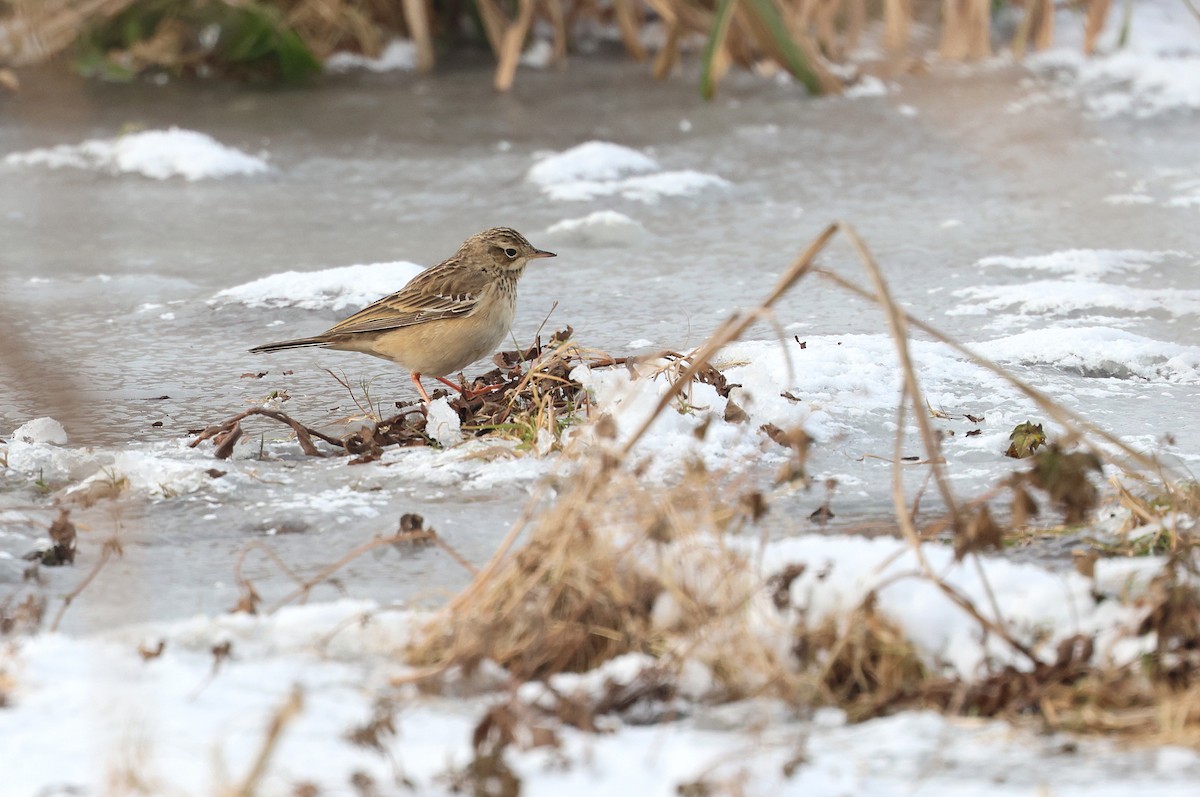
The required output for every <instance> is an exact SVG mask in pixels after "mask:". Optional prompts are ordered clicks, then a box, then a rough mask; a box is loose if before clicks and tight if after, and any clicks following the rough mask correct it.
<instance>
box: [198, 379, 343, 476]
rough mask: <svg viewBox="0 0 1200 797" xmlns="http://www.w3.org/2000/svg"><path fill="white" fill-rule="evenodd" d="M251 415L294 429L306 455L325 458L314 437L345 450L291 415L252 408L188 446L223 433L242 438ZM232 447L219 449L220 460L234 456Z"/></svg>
mask: <svg viewBox="0 0 1200 797" xmlns="http://www.w3.org/2000/svg"><path fill="white" fill-rule="evenodd" d="M335 378H336V377H335ZM251 415H261V416H263V417H264V418H270V419H271V420H274V421H279V422H280V423H286V424H287V425H288V426H290V427H292V431H294V432H295V433H296V439H297V440H298V441H299V443H300V448H301V449H303V451H304V453H305V454H308V455H309V456H310V457H323V456H325V455H324V454H322V453H321V451H320V450H319V449H318V448H317V447H316V446H315V445H314V444H313V441H312V438H314V437H315V438H317V439H319V440H323V441H324V442H326V443H329V444H330V445H333V446H337V447H338V448H345V444H344V443H343V442H342V441H341V440H339V439H337V438H336V437H332V436H330V435H327V434H325V433H324V432H321V431H318V430H316V429H313V428H312V427H309V426H305V425H304V424H302V423H300V422H299V421H297V420H296V419H295V418H292V417H291V416H290V415H287V414H285V413H282V412H280V411H279V410H270V409H267V408H266V407H251V408H250V409H248V410H246V411H245V412H240V413H238V414H237V415H235V416H233V417H232V418H230V419H229V420H226V421H222V422H221V423H218V424H216V425H214V426H209V427H208V428H206V429H205V430H204V431H202V432H200V434H198V435H196V439H195V440H193V441H192V442H191V443H189V444H188V448H195V447H196V446H198V445H200V444H201V443H203V442H204V441H205V440H208V439H209V438H212V437H216V436H217V435H219V434H221V433H222V432H228V433H232V434H233V435H237V436H240V435H241V430H240V428H239V426H238V424H239V423H240V422H241V421H242V420H244V419H246V418H249V417H250V416H251ZM235 441H236V438H235ZM232 447H233V446H232V443H229V442H228V440H226V441H225V443H223V444H222V446H220V447H219V448H218V449H217V451H218V458H220V459H227V458H228V457H229V455H230V454H232ZM222 452H224V456H220V453H222Z"/></svg>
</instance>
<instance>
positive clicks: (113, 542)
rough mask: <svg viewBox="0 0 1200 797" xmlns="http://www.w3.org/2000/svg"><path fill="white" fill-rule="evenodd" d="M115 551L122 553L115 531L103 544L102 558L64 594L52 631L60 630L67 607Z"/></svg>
mask: <svg viewBox="0 0 1200 797" xmlns="http://www.w3.org/2000/svg"><path fill="white" fill-rule="evenodd" d="M114 553H115V554H118V555H119V554H120V553H121V543H120V542H119V541H118V540H117V537H116V534H115V533H114V534H113V536H112V538H110V539H108V540H106V541H105V542H104V544H103V545H102V546H101V548H100V558H99V559H97V560H96V564H95V565H93V566H92V569H91V570H89V571H88V574H87V575H86V576H84V577H83V579H82V580H81V581H80V582H79V583H78V584H76V585H75V588H74V589H73V590H71V591H70V592H68V593H67V594H66V595H64V596H63V602H62V605H61V606H59V607H58V611H57V612H56V613H55V615H54V621H53V622H52V623H50V632H51V633H53V632H55V631H57V630H58V624H59V623H61V622H62V619H63V615H65V614H66V613H67V609H69V608H71V604H72V603H73V602H74V601H75V599H76V598H78V597H79V595H80V593H82V592H83V591H84V590H85V589H87V588H88V585H89V584H91V583H92V581H93V580H94V579H95V578H96V576H98V575H100V571H101V570H103V569H104V566H105V565H106V564H108V560H109V559H111V558H112V555H113V554H114Z"/></svg>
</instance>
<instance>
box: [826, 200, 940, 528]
mask: <svg viewBox="0 0 1200 797" xmlns="http://www.w3.org/2000/svg"><path fill="white" fill-rule="evenodd" d="M837 226H838V229H839V230H840V231H841V232H842V233H843V234H845V236H846V237H847V238H849V239H850V243H851V245H852V246H853V247H854V250H855V251H856V252H857V253H858V257H859V259H860V260H862V262H863V265H864V266H866V269H867V273H868V274H869V275H870V276H871V281H872V282H873V283H874V284H875V290H876V291H877V296H878V299H877V300H876V303H877V304H879V306H880V309H882V310H883V312H884V316H885V317H886V318H887V322H888V329H889V330H890V331H891V333H892V341H893V342H894V343H895V344H896V354H897V355H898V356H899V357H900V368H901V371H902V372H903V373H904V385H905V391H906V393H907V396H908V398H910V399H912V402H913V410H914V411H913V414H914V415H915V416H916V419H917V428H918V429H920V431H921V442H922V443H923V444H924V446H925V456H926V457H927V458H928V459H929V466H930V468H931V469H932V470H933V477H934V480H935V481H936V482H937V486H938V492H940V493H941V494H942V500H943V501H944V502H945V503H946V508H947V509H948V510H949V512H950V517H951V518H952V519H953V521H954V527H955V529H958V527H959V523H960V521H961V516H960V514H959V509H958V499H957V498H955V496H954V491H953V490H952V489H950V482H949V480H948V479H947V478H946V473H945V471H944V469H943V468H942V464H943V462H942V460H941V458H940V456H939V453H940V446H938V443H937V438H936V437H935V436H934V434H933V427H932V426H931V425H930V423H929V416H928V415H927V414H926V413H925V412H922V408H923V407H925V405H926V401H925V395H924V393H922V392H921V385H920V383H919V382H918V380H917V373H916V370H915V369H914V368H913V362H912V353H911V352H910V351H909V348H908V326H907V322H906V317H907V315H908V314H907V313H905V312H903V311H902V310H901V309H900V308H899V307H898V306H897V305H896V301H895V299H893V298H892V293H891V291H890V290H889V289H888V286H887V280H885V279H884V278H883V271H882V270H880V268H879V264H878V263H876V262H875V258H874V257H873V256H872V255H871V251H870V250H869V249H867V245H866V244H865V243H864V242H863V240H862V238H860V237H859V235H858V233H857V232H856V231H855V230H854V228H853V227H851V226H850V225H848V224H845V223H843V222H838V225H837ZM903 400H904V397H903V396H901V401H903ZM901 428H902V427H901ZM900 433H901V430H897V434H900ZM897 449H899V444H897ZM899 458H900V457H899V450H897V452H896V459H897V461H899ZM900 511H904V510H903V509H901V510H900Z"/></svg>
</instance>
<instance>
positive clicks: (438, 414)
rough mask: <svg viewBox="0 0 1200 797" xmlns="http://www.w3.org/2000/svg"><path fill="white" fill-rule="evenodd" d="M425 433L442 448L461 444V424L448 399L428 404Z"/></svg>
mask: <svg viewBox="0 0 1200 797" xmlns="http://www.w3.org/2000/svg"><path fill="white" fill-rule="evenodd" d="M425 432H426V434H428V435H429V436H430V437H432V438H433V439H434V440H435V441H436V442H437V444H438V445H440V446H441V447H442V448H450V447H451V446H454V445H457V444H458V443H461V442H462V422H461V421H460V420H459V417H458V413H457V412H456V411H455V410H454V409H453V408H452V407H451V406H450V401H449V399H447V398H445V397H442V398H440V399H437V400H435V401H431V402H430V403H429V408H428V410H427V412H426V416H425Z"/></svg>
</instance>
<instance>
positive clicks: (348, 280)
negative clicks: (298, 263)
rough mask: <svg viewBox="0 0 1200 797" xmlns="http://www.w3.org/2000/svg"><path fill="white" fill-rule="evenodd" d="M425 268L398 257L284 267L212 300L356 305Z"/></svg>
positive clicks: (259, 304)
mask: <svg viewBox="0 0 1200 797" xmlns="http://www.w3.org/2000/svg"><path fill="white" fill-rule="evenodd" d="M423 270H424V269H423V268H422V267H421V266H418V265H417V264H416V263H409V262H406V261H403V260H399V261H396V262H393V263H372V264H369V265H354V266H342V267H340V268H328V269H324V270H321V271H284V272H282V273H279V274H271V275H270V276H267V277H262V278H261V279H256V280H254V281H253V282H247V283H245V284H242V285H237V286H235V287H232V288H226V289H225V290H223V291H221V292H220V293H217V294H216V295H215V296H213V298H212V299H211V300H210V303H214V304H242V305H245V306H247V307H298V308H300V309H302V310H342V309H345V308H347V307H355V308H357V307H362V306H365V305H368V304H370V303H371V302H373V301H375V300H376V299H380V298H382V297H384V296H386V295H387V294H389V293H393V292H395V291H398V290H400V289H401V288H403V287H404V286H405V285H406V284H407V283H408V281H409V280H411V279H412V278H413V277H415V276H416V275H417V274H420V273H421V272H422V271H423Z"/></svg>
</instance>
